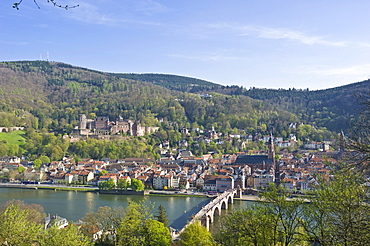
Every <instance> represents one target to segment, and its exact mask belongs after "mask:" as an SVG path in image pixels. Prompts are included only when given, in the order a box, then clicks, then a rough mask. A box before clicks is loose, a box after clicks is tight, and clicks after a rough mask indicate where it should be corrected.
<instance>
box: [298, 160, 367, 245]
mask: <svg viewBox="0 0 370 246" xmlns="http://www.w3.org/2000/svg"><path fill="white" fill-rule="evenodd" d="M333 174H334V175H333V176H332V179H331V180H330V182H325V180H321V181H322V182H320V184H319V187H318V189H317V191H316V192H315V196H314V197H312V198H311V203H310V204H309V206H308V208H309V210H307V212H306V214H305V217H304V218H305V220H304V222H305V223H304V227H305V229H306V231H307V234H308V236H309V240H310V241H311V242H315V243H319V244H321V245H370V233H369V231H370V225H369V223H368V221H369V220H370V207H369V206H368V204H366V203H365V199H366V198H367V196H366V192H367V191H366V189H365V186H363V179H362V177H361V175H359V174H356V173H355V172H354V171H353V169H351V168H348V166H347V167H344V168H341V169H340V170H338V171H336V172H334V173H333Z"/></svg>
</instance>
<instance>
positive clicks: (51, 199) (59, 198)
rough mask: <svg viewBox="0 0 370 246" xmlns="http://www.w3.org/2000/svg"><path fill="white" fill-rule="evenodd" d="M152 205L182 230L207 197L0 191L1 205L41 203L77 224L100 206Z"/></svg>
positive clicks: (236, 203) (47, 210)
mask: <svg viewBox="0 0 370 246" xmlns="http://www.w3.org/2000/svg"><path fill="white" fill-rule="evenodd" d="M144 198H145V203H146V204H148V205H149V204H153V205H154V211H153V213H156V211H157V208H158V206H159V205H160V204H162V206H163V207H164V208H165V209H166V212H167V215H168V219H169V221H170V225H171V226H172V227H173V228H176V229H181V228H182V227H183V226H184V225H185V224H186V222H187V221H189V220H190V218H191V215H193V214H195V213H197V212H198V211H199V210H200V208H201V207H202V206H204V205H205V204H206V203H208V201H209V198H206V197H185V196H184V197H174V196H140V195H108V194H99V193H94V192H75V191H54V190H44V189H38V190H34V189H18V188H0V205H3V204H4V203H6V201H8V200H13V199H14V200H22V201H24V202H25V203H27V204H32V203H36V204H40V205H41V206H43V207H44V209H45V213H46V214H58V215H59V216H61V217H65V218H67V219H68V220H73V221H77V220H79V219H81V218H83V217H84V216H85V215H86V214H87V213H90V212H96V211H97V210H98V208H99V207H103V206H109V207H126V206H127V205H128V203H129V202H130V201H134V202H140V201H142V200H143V199H144ZM247 204H248V202H245V201H237V200H234V204H231V206H230V207H231V209H239V208H242V207H245V206H247Z"/></svg>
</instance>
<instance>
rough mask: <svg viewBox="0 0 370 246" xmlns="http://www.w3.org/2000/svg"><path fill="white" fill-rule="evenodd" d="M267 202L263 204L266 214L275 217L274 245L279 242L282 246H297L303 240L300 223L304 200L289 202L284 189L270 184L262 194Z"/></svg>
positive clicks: (298, 199)
mask: <svg viewBox="0 0 370 246" xmlns="http://www.w3.org/2000/svg"><path fill="white" fill-rule="evenodd" d="M262 198H263V199H264V200H265V202H264V203H263V204H262V206H263V207H264V209H266V214H269V215H271V216H273V218H274V223H273V226H274V227H275V228H276V229H275V232H274V240H273V242H274V245H276V243H277V242H279V243H281V244H282V245H285V246H288V245H295V244H296V243H297V242H300V241H301V240H302V237H301V233H300V226H301V224H300V222H301V220H302V215H303V208H304V207H303V204H304V203H303V200H302V199H300V198H297V199H293V200H289V201H288V200H287V192H286V190H285V189H284V188H282V187H281V186H280V187H277V186H276V185H275V184H270V185H269V187H268V189H267V191H266V192H264V193H263V194H262Z"/></svg>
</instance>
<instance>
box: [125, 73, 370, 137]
mask: <svg viewBox="0 0 370 246" xmlns="http://www.w3.org/2000/svg"><path fill="white" fill-rule="evenodd" d="M120 76H122V77H129V76H132V77H134V78H135V79H137V80H142V81H147V82H152V83H154V84H160V85H161V86H164V87H166V88H171V89H174V90H179V91H182V92H192V93H210V92H217V93H220V94H224V95H244V96H248V97H251V98H253V99H258V100H262V101H265V102H268V103H270V104H272V105H274V106H276V107H278V108H280V109H283V110H286V111H289V112H291V113H294V114H295V115H296V116H297V117H298V118H299V120H300V121H301V122H304V123H307V124H311V125H316V126H319V127H327V128H328V129H330V130H332V131H336V132H338V131H341V130H346V129H347V128H348V127H350V124H351V123H352V122H353V121H354V119H355V117H356V114H357V110H358V109H359V106H358V99H357V95H358V94H360V93H364V92H368V91H369V88H370V80H366V81H363V82H357V83H353V84H349V85H345V86H340V87H335V88H329V89H326V90H314V91H310V90H308V89H305V90H302V89H295V88H291V89H287V90H286V89H266V88H255V87H251V88H249V89H246V88H243V87H239V86H221V85H217V84H214V83H204V82H203V81H202V80H196V79H193V78H187V77H182V76H173V75H156V74H135V75H131V74H124V75H120ZM172 81H173V82H174V81H176V83H171V82H172ZM197 81H200V82H202V83H199V84H198V86H194V84H195V83H196V82H197Z"/></svg>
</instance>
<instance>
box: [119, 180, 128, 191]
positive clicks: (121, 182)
mask: <svg viewBox="0 0 370 246" xmlns="http://www.w3.org/2000/svg"><path fill="white" fill-rule="evenodd" d="M127 187H128V181H127V179H119V180H118V181H117V188H118V189H121V190H127Z"/></svg>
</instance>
